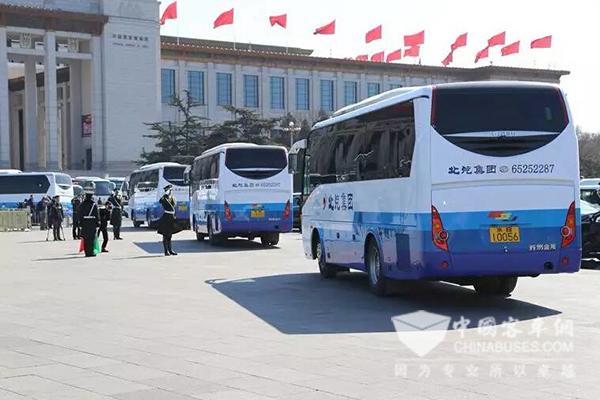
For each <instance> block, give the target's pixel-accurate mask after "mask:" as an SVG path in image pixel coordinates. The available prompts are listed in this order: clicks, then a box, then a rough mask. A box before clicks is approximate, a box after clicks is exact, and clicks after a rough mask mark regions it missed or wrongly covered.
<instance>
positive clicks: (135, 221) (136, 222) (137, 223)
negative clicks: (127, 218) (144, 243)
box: [131, 212, 143, 228]
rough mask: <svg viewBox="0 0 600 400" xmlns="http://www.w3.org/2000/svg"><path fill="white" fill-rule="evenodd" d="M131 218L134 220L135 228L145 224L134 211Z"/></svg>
mask: <svg viewBox="0 0 600 400" xmlns="http://www.w3.org/2000/svg"><path fill="white" fill-rule="evenodd" d="M131 220H132V221H133V227H134V228H139V227H140V226H142V224H143V222H142V221H138V220H136V219H135V214H134V213H133V212H132V213H131Z"/></svg>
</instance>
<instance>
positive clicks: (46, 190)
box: [0, 172, 73, 216]
mask: <svg viewBox="0 0 600 400" xmlns="http://www.w3.org/2000/svg"><path fill="white" fill-rule="evenodd" d="M31 195H33V201H34V203H35V204H37V203H38V202H39V201H40V200H41V199H42V198H43V197H44V196H49V197H50V198H52V197H54V196H57V195H58V196H60V202H61V203H62V205H63V208H64V210H65V214H67V215H68V216H72V214H73V213H72V210H73V207H72V205H71V200H72V199H73V183H72V181H71V177H70V176H69V175H67V174H60V173H55V172H18V173H9V174H0V208H17V207H18V206H19V204H20V203H23V201H24V200H27V199H29V196H31Z"/></svg>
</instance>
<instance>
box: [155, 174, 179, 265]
mask: <svg viewBox="0 0 600 400" xmlns="http://www.w3.org/2000/svg"><path fill="white" fill-rule="evenodd" d="M164 191H165V194H164V195H163V197H161V198H160V205H161V206H162V208H163V210H164V212H163V215H162V217H161V218H160V220H159V221H158V233H159V234H161V235H162V237H163V247H164V250H165V256H176V255H177V253H175V252H174V251H173V247H172V244H171V239H172V237H173V235H174V234H176V233H178V232H179V231H181V229H178V228H177V226H176V224H175V199H174V198H173V185H167V186H165V188H164Z"/></svg>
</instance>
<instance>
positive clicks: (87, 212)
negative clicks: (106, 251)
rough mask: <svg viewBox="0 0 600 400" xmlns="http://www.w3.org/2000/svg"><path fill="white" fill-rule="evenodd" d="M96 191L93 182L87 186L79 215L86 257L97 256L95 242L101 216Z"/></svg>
mask: <svg viewBox="0 0 600 400" xmlns="http://www.w3.org/2000/svg"><path fill="white" fill-rule="evenodd" d="M95 191H96V185H95V184H94V183H93V182H90V184H88V185H86V188H85V199H84V200H83V201H82V202H81V205H80V206H79V213H78V214H77V221H78V223H79V226H81V236H82V237H83V244H84V248H85V256H86V257H95V256H96V255H95V254H94V242H95V241H96V231H97V229H98V227H99V226H100V215H99V212H98V205H97V204H96V202H94V192H95Z"/></svg>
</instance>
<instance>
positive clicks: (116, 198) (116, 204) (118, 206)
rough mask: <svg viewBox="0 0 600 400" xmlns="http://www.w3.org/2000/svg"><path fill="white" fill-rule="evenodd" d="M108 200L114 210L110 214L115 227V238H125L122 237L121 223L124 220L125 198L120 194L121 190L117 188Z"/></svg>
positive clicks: (111, 222)
mask: <svg viewBox="0 0 600 400" xmlns="http://www.w3.org/2000/svg"><path fill="white" fill-rule="evenodd" d="M108 201H109V202H110V203H111V206H112V212H111V214H110V224H111V225H112V227H113V238H114V240H123V239H122V238H121V224H122V222H123V200H122V199H121V196H120V195H119V190H118V189H115V191H114V193H113V194H111V195H110V197H109V198H108Z"/></svg>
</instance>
